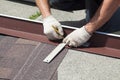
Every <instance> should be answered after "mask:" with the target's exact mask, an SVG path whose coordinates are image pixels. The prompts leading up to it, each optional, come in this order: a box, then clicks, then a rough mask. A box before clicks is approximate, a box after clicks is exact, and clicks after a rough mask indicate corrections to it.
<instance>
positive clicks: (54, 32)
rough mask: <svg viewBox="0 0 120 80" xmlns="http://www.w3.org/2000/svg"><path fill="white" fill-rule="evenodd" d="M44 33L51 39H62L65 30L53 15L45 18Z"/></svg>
mask: <svg viewBox="0 0 120 80" xmlns="http://www.w3.org/2000/svg"><path fill="white" fill-rule="evenodd" d="M43 26H44V34H45V35H46V36H47V37H48V39H50V40H56V39H62V38H63V35H64V32H63V29H62V26H61V24H60V23H59V22H58V21H57V20H56V19H55V18H54V17H53V16H52V15H50V16H48V17H46V18H44V19H43Z"/></svg>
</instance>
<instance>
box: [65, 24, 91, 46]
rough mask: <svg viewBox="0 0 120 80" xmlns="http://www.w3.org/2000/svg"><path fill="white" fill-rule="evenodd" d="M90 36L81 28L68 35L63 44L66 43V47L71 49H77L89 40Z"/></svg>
mask: <svg viewBox="0 0 120 80" xmlns="http://www.w3.org/2000/svg"><path fill="white" fill-rule="evenodd" d="M90 37H91V35H90V34H89V33H88V32H87V31H86V29H85V27H84V26H83V27H81V28H79V29H77V30H74V31H73V32H72V33H70V34H69V35H68V36H67V37H66V38H65V39H64V40H63V42H64V43H67V45H69V46H71V47H78V46H81V45H82V44H84V43H85V42H87V41H88V40H89V38H90Z"/></svg>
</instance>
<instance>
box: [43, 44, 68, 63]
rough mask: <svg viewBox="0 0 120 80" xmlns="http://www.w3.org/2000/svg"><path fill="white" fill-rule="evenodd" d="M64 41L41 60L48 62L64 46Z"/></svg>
mask: <svg viewBox="0 0 120 80" xmlns="http://www.w3.org/2000/svg"><path fill="white" fill-rule="evenodd" d="M65 45H66V43H60V44H59V45H58V46H57V47H56V48H55V49H54V50H53V51H52V52H51V53H50V54H49V55H48V56H47V57H46V58H45V59H44V60H43V62H46V63H50V62H51V61H52V60H53V59H54V58H55V57H56V55H58V54H59V52H60V51H61V50H62V49H63V48H64V47H65Z"/></svg>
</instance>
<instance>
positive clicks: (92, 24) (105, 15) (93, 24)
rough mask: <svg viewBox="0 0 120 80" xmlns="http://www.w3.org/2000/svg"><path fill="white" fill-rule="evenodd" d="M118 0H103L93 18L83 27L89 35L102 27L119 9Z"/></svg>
mask: <svg viewBox="0 0 120 80" xmlns="http://www.w3.org/2000/svg"><path fill="white" fill-rule="evenodd" d="M119 4H120V0H103V3H102V4H101V6H100V7H99V8H98V10H97V12H96V13H95V15H94V16H93V18H92V19H91V20H90V21H89V22H88V23H87V24H86V25H85V26H86V30H87V31H88V32H89V33H93V32H94V31H96V30H97V29H98V28H100V27H101V26H103V25H104V24H105V23H106V22H107V21H108V20H109V19H110V18H111V17H112V15H113V14H114V13H115V11H116V10H117V9H118V8H119Z"/></svg>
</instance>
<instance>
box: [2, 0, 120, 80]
mask: <svg viewBox="0 0 120 80" xmlns="http://www.w3.org/2000/svg"><path fill="white" fill-rule="evenodd" d="M36 11H39V10H38V8H37V7H36V5H35V4H31V3H28V2H21V1H15V0H14V1H13V0H0V13H2V14H7V15H12V16H17V17H23V18H28V17H29V16H30V15H32V14H34V13H35V12H36ZM52 14H53V16H54V17H55V18H56V19H58V20H59V21H60V22H61V23H62V24H67V25H73V26H77V25H78V24H79V26H81V25H82V24H84V18H85V10H79V11H73V12H66V11H60V10H56V9H52ZM39 20H42V18H41V16H40V17H39ZM71 22H72V23H71ZM76 24H77V25H76ZM79 26H77V27H79ZM119 74H120V59H114V58H110V57H105V56H100V55H94V54H88V53H85V52H80V51H74V50H69V52H68V53H67V55H66V57H65V58H64V60H63V62H62V63H61V65H60V66H59V68H58V80H120V76H119Z"/></svg>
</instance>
